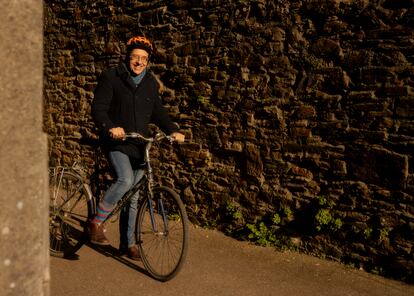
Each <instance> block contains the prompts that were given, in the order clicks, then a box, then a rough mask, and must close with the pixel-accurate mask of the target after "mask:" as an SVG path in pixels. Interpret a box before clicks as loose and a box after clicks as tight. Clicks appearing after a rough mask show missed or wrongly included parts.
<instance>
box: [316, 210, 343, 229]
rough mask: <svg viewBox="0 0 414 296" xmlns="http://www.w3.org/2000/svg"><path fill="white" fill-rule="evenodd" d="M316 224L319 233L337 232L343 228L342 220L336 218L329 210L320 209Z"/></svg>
mask: <svg viewBox="0 0 414 296" xmlns="http://www.w3.org/2000/svg"><path fill="white" fill-rule="evenodd" d="M315 222H316V230H317V231H322V230H324V229H327V230H331V231H333V232H335V231H338V230H339V229H340V228H341V227H342V221H341V219H339V218H334V217H333V216H332V215H331V213H330V210H329V209H320V210H319V211H318V213H317V214H316V216H315Z"/></svg>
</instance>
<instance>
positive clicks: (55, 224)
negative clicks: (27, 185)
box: [49, 170, 93, 257]
mask: <svg viewBox="0 0 414 296" xmlns="http://www.w3.org/2000/svg"><path fill="white" fill-rule="evenodd" d="M49 190H50V191H49V192H50V205H49V241H50V245H49V250H50V254H51V255H52V256H55V257H70V256H72V255H73V254H75V253H76V251H78V250H79V248H80V247H81V246H82V245H83V244H84V242H85V238H86V236H85V227H86V224H87V221H88V219H89V217H91V215H92V211H93V205H92V196H91V193H90V191H89V190H88V188H87V185H86V184H84V182H83V180H82V178H81V177H80V176H79V175H77V174H74V173H71V172H68V171H62V170H58V171H54V170H52V171H51V173H50V176H49Z"/></svg>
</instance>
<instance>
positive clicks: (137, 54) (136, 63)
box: [129, 48, 148, 75]
mask: <svg viewBox="0 0 414 296" xmlns="http://www.w3.org/2000/svg"><path fill="white" fill-rule="evenodd" d="M147 65H148V52H146V51H145V50H143V49H140V48H136V49H134V50H133V51H132V52H131V55H130V56H129V67H130V68H131V70H132V72H134V73H135V74H137V75H138V74H141V73H142V71H144V69H145V68H146V67H147Z"/></svg>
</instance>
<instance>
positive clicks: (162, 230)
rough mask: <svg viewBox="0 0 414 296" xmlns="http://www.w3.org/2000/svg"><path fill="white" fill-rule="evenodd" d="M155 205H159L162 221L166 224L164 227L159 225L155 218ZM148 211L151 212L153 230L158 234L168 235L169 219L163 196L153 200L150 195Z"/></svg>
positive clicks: (158, 209)
mask: <svg viewBox="0 0 414 296" xmlns="http://www.w3.org/2000/svg"><path fill="white" fill-rule="evenodd" d="M154 206H157V211H158V213H159V214H160V215H161V217H162V223H163V226H164V227H163V228H160V227H159V225H158V223H157V220H156V219H155V213H154ZM148 212H149V214H150V218H151V226H152V230H153V232H154V233H155V234H157V235H164V236H166V235H168V230H169V229H168V219H167V214H166V212H165V209H164V203H163V201H162V198H161V197H160V198H158V200H157V201H153V199H152V198H150V197H148Z"/></svg>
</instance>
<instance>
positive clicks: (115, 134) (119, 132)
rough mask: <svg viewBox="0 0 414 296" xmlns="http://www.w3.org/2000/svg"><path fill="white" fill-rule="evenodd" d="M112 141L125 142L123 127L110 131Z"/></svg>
mask: <svg viewBox="0 0 414 296" xmlns="http://www.w3.org/2000/svg"><path fill="white" fill-rule="evenodd" d="M109 134H110V135H111V137H112V139H117V140H125V131H124V129H123V128H122V127H114V128H111V129H110V130H109Z"/></svg>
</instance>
